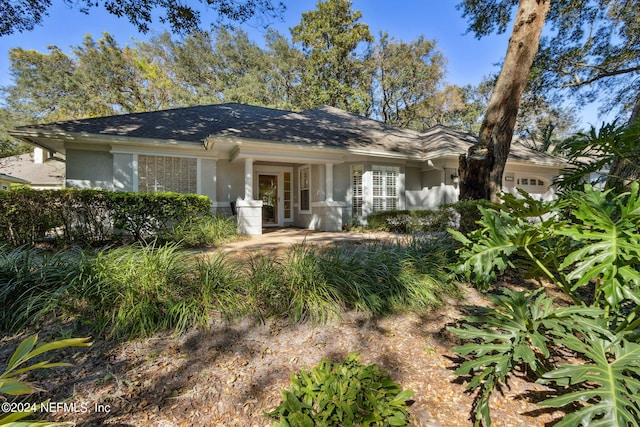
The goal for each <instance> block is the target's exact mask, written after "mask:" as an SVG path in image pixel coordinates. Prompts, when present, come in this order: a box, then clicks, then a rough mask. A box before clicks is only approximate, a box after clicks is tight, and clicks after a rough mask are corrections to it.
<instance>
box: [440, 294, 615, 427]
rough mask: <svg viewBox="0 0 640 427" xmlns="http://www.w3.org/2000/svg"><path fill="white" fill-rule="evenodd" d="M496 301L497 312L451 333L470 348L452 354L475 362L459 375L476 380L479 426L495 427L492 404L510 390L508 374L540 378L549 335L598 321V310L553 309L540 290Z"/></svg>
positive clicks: (486, 313)
mask: <svg viewBox="0 0 640 427" xmlns="http://www.w3.org/2000/svg"><path fill="white" fill-rule="evenodd" d="M503 292H504V295H499V296H493V297H492V298H491V299H492V302H493V303H494V304H495V307H493V308H484V309H482V313H481V315H479V316H469V317H466V318H465V322H464V323H463V324H462V326H461V327H460V328H452V331H453V332H455V333H456V334H457V335H458V336H459V337H460V338H462V339H465V340H468V342H467V343H466V344H464V345H462V346H460V347H458V348H456V349H454V350H453V351H454V352H455V353H458V354H460V355H463V356H467V357H468V356H470V357H471V358H470V359H469V360H467V361H465V362H464V363H462V364H461V365H460V367H459V368H458V369H457V370H456V371H455V373H456V374H457V375H469V374H471V375H472V378H471V381H470V382H469V384H468V385H467V390H468V391H473V390H476V389H477V390H478V394H477V396H476V401H475V407H474V425H475V426H479V425H480V423H481V422H483V423H485V425H486V426H490V425H491V413H490V407H489V400H490V398H491V395H492V394H493V392H494V391H495V390H497V389H499V387H500V386H501V385H502V384H506V383H507V380H508V376H509V374H510V373H511V372H512V371H514V370H515V369H516V368H518V367H525V368H526V367H528V368H529V369H530V370H531V371H532V372H534V373H536V374H537V375H541V374H542V373H543V372H544V369H545V367H544V361H545V360H546V359H548V358H549V355H550V353H549V335H548V331H549V330H552V329H555V328H556V327H557V323H558V322H560V321H562V319H566V318H568V317H571V316H578V315H579V316H581V318H582V317H586V316H591V317H596V316H598V315H601V314H602V311H601V310H599V309H593V308H592V309H589V308H586V307H580V306H571V307H568V308H564V309H561V310H554V309H553V308H552V303H553V300H552V299H551V298H550V297H547V296H545V295H544V293H542V292H543V290H542V289H539V290H538V291H536V292H533V293H526V292H514V291H511V290H509V289H504V290H503Z"/></svg>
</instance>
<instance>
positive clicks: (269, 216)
mask: <svg viewBox="0 0 640 427" xmlns="http://www.w3.org/2000/svg"><path fill="white" fill-rule="evenodd" d="M258 199H259V200H262V223H263V224H278V175H258Z"/></svg>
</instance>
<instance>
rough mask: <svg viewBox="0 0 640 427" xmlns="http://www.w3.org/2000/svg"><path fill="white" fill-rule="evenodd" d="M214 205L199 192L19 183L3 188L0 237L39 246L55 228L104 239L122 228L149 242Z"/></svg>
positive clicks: (64, 234) (57, 233) (67, 235)
mask: <svg viewBox="0 0 640 427" xmlns="http://www.w3.org/2000/svg"><path fill="white" fill-rule="evenodd" d="M210 209H211V206H210V201H209V199H208V198H207V197H205V196H198V195H194V194H178V193H128V192H112V191H104V190H80V189H66V190H31V189H29V188H19V189H12V190H9V191H3V192H2V193H0V211H2V212H4V213H5V214H4V215H3V216H1V217H0V239H1V240H4V241H6V242H9V243H10V244H12V245H14V246H19V245H33V244H34V243H37V242H40V241H42V240H43V239H44V237H45V235H46V234H47V233H49V234H50V235H51V237H55V238H57V239H63V240H64V241H65V242H67V243H77V242H85V243H93V242H98V243H102V242H105V241H108V240H111V239H113V238H114V237H119V236H114V232H116V231H119V232H120V233H123V232H124V234H126V235H128V236H133V238H134V239H135V240H136V241H145V240H148V239H149V238H154V237H155V236H156V235H157V234H159V233H161V232H164V231H166V230H168V229H169V228H170V227H173V226H174V225H175V224H179V223H181V222H183V221H185V220H186V219H187V218H191V217H201V216H205V215H207V214H209V213H210Z"/></svg>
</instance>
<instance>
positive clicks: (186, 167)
mask: <svg viewBox="0 0 640 427" xmlns="http://www.w3.org/2000/svg"><path fill="white" fill-rule="evenodd" d="M197 187H198V162H197V160H196V159H193V158H183V157H166V156H147V155H139V156H138V191H140V192H147V193H155V192H158V191H173V192H176V193H185V194H187V193H196V192H197Z"/></svg>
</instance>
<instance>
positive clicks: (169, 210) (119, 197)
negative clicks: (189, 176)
mask: <svg viewBox="0 0 640 427" xmlns="http://www.w3.org/2000/svg"><path fill="white" fill-rule="evenodd" d="M109 207H110V210H111V216H112V218H113V221H114V227H115V228H117V229H122V230H124V231H126V232H128V233H130V234H131V236H133V238H134V239H135V240H136V241H138V242H141V241H145V240H146V239H148V238H150V237H151V238H153V237H155V236H156V235H157V234H158V233H160V232H162V231H165V230H167V229H168V228H169V227H173V226H174V225H175V224H180V223H181V222H183V221H184V220H185V219H187V218H189V217H193V216H201V215H206V214H208V213H209V212H210V210H211V202H210V201H209V198H208V197H206V196H198V195H195V194H179V193H166V192H165V193H126V192H114V193H109Z"/></svg>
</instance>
